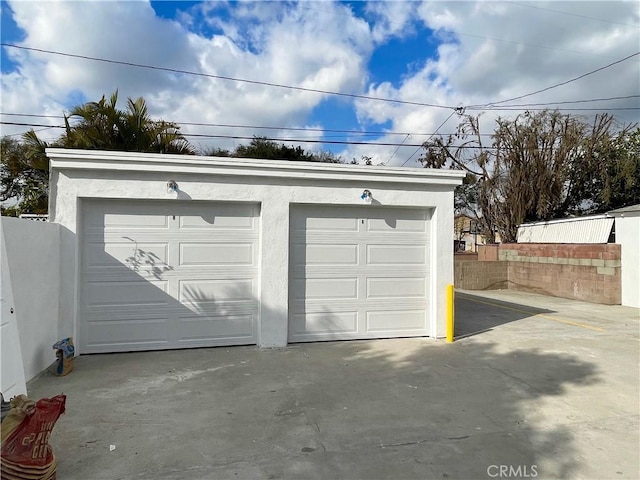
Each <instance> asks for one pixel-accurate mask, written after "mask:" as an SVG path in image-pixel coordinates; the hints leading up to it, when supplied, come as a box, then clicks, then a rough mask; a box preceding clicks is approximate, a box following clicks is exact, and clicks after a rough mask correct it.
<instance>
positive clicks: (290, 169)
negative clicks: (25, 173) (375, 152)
mask: <svg viewBox="0 0 640 480" xmlns="http://www.w3.org/2000/svg"><path fill="white" fill-rule="evenodd" d="M47 154H48V156H49V157H50V158H51V168H52V172H51V201H50V212H49V213H50V221H52V222H56V223H58V224H60V225H61V227H62V230H61V236H62V252H61V267H62V268H61V275H62V278H65V279H67V278H68V279H73V281H69V282H66V284H65V286H64V287H63V289H62V290H61V299H60V313H59V316H60V329H59V335H60V336H70V335H73V336H77V328H78V322H77V319H78V307H77V305H78V298H77V297H78V277H79V274H78V272H79V259H78V248H77V246H78V239H77V234H78V232H80V229H81V228H80V225H78V222H79V220H78V219H79V218H80V216H79V213H80V211H81V208H82V207H81V204H82V200H83V199H89V198H111V199H132V200H133V199H139V200H141V199H159V200H167V199H172V198H173V199H175V200H176V201H193V200H200V201H202V200H204V201H233V202H254V203H255V202H259V203H260V205H261V225H262V228H261V234H260V250H261V252H260V253H261V256H260V258H261V265H260V270H261V273H260V305H261V312H260V321H259V327H258V344H259V345H260V346H262V347H276V346H283V345H286V343H287V322H288V303H289V302H288V292H289V288H288V265H289V211H290V206H291V205H293V204H331V205H362V204H363V202H362V200H361V199H360V195H361V193H362V191H363V190H364V189H368V190H370V191H371V192H372V194H373V198H374V204H376V205H379V206H389V207H391V206H396V207H414V208H415V207H420V208H430V209H432V211H433V218H432V231H431V246H432V247H433V248H432V257H431V279H432V282H431V288H432V299H433V301H432V304H431V318H432V331H434V332H436V334H437V336H438V337H443V336H444V335H445V328H446V325H445V315H446V305H445V301H446V285H447V284H449V283H453V249H452V244H451V243H452V242H451V235H452V232H453V189H454V188H455V186H456V185H458V184H460V183H461V181H462V177H463V176H464V174H463V173H461V172H458V171H442V170H427V169H399V168H380V167H365V166H351V165H334V164H311V163H306V162H276V161H265V160H250V159H228V158H215V157H189V156H174V155H154V154H139V153H134V154H132V153H124V152H96V151H91V152H89V151H80V150H62V149H49V150H47ZM170 180H174V181H175V182H177V184H178V186H179V191H178V193H177V194H176V193H168V192H167V182H168V181H170ZM79 353H82V352H79Z"/></svg>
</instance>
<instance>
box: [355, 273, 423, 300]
mask: <svg viewBox="0 0 640 480" xmlns="http://www.w3.org/2000/svg"><path fill="white" fill-rule="evenodd" d="M426 292H427V285H426V280H425V278H424V277H412V278H406V277H405V278H390V277H380V278H367V298H406V297H422V298H424V297H425V296H426Z"/></svg>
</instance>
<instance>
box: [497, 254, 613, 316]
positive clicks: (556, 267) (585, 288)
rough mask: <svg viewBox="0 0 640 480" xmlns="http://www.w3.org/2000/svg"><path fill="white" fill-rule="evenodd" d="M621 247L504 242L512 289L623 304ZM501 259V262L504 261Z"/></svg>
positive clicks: (508, 276)
mask: <svg viewBox="0 0 640 480" xmlns="http://www.w3.org/2000/svg"><path fill="white" fill-rule="evenodd" d="M620 252H621V249H620V245H617V244H612V243H609V244H576V245H573V244H541V243H519V244H502V245H500V248H499V249H498V258H499V260H501V261H502V262H504V263H506V264H507V279H508V282H509V287H508V288H510V289H514V290H521V291H528V292H535V293H542V294H545V295H553V296H555V297H563V298H572V299H576V300H584V301H588V302H593V303H602V304H605V305H619V304H620V303H621V298H622V290H621V281H620V272H621V268H620V267H621V262H620V259H621V255H620ZM502 262H500V263H502Z"/></svg>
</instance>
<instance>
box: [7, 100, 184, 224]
mask: <svg viewBox="0 0 640 480" xmlns="http://www.w3.org/2000/svg"><path fill="white" fill-rule="evenodd" d="M117 103H118V92H117V91H116V92H114V93H113V94H112V95H111V96H110V97H109V99H107V98H105V97H104V96H103V97H102V98H101V99H100V100H99V101H97V102H88V103H85V104H84V105H79V106H76V107H74V108H73V110H72V111H71V113H70V114H69V116H68V117H67V116H65V133H64V134H63V135H62V136H61V137H60V138H59V139H57V140H56V141H54V142H53V143H52V144H51V145H47V143H46V142H43V141H42V140H40V139H39V138H38V136H37V135H36V133H35V132H34V131H33V130H31V131H29V132H27V133H25V134H24V135H23V136H22V140H21V141H19V140H16V139H13V138H11V137H3V138H2V146H1V162H0V201H3V202H5V203H6V206H5V207H3V209H2V211H3V214H10V215H19V214H22V213H47V209H48V196H49V160H48V158H47V156H46V153H45V149H46V148H47V147H48V146H51V147H62V148H82V149H88V150H96V149H97V150H120V151H133V152H153V153H175V154H194V153H195V151H194V149H193V147H192V146H191V145H190V144H189V142H187V140H186V139H185V138H184V137H183V135H182V134H181V133H180V127H178V126H177V125H176V124H174V123H171V122H165V121H164V120H152V119H151V118H150V117H149V112H148V110H147V106H146V103H145V101H144V99H142V98H138V99H137V100H132V99H131V98H129V99H128V100H127V108H126V109H125V110H120V109H118V107H117Z"/></svg>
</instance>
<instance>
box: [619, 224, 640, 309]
mask: <svg viewBox="0 0 640 480" xmlns="http://www.w3.org/2000/svg"><path fill="white" fill-rule="evenodd" d="M615 217H616V219H615V222H616V243H619V244H620V245H621V253H622V262H621V263H622V271H621V281H622V305H625V306H627V307H636V308H640V211H637V212H628V213H625V214H616V215H615Z"/></svg>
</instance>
